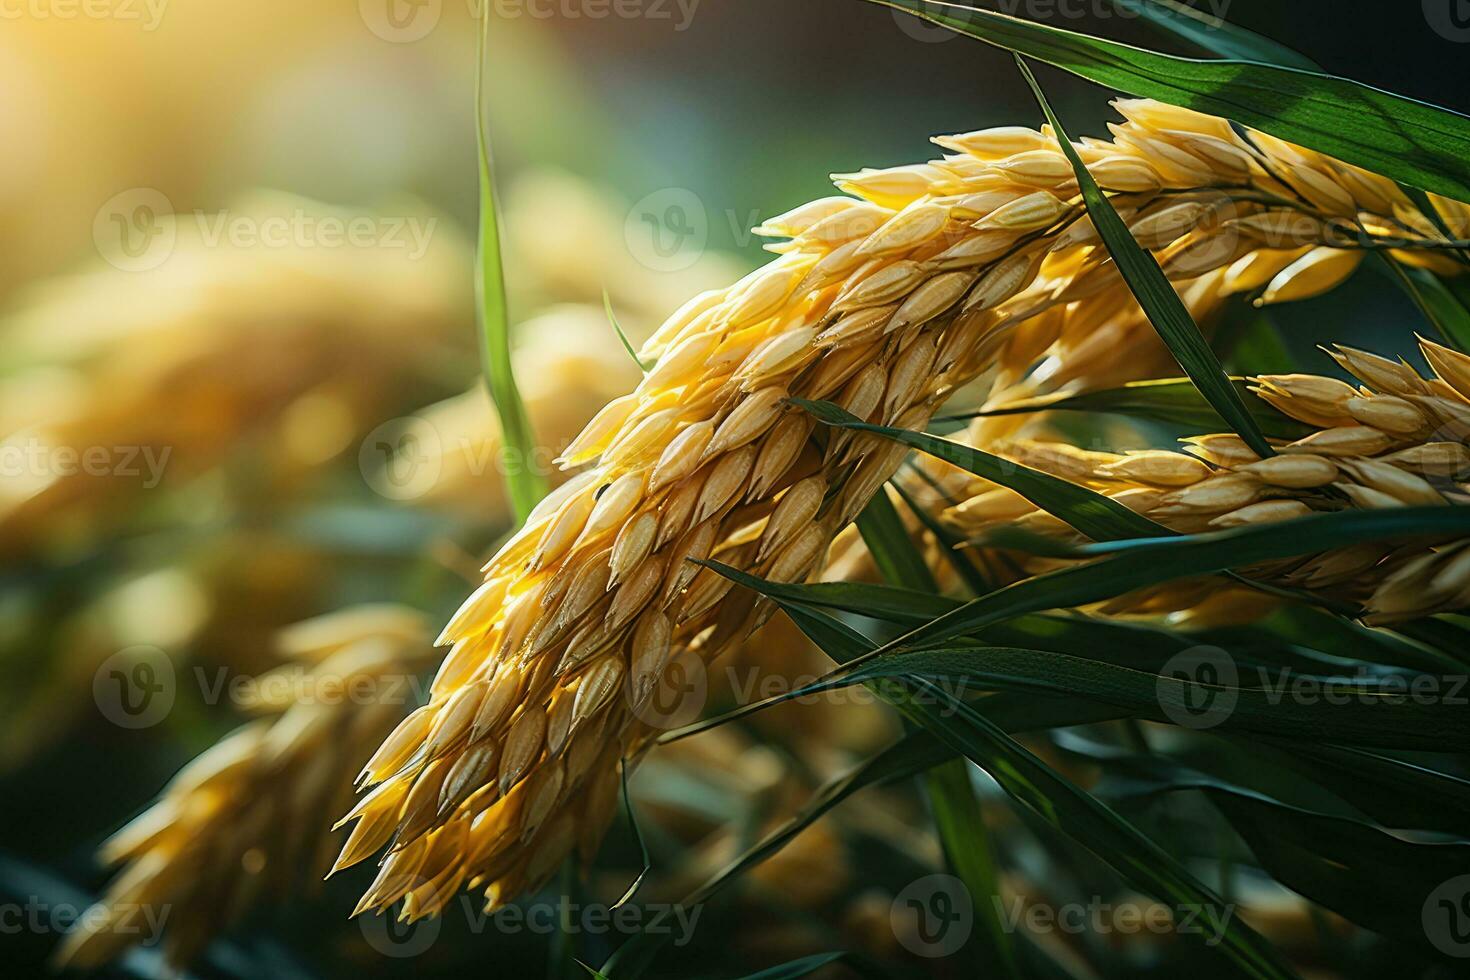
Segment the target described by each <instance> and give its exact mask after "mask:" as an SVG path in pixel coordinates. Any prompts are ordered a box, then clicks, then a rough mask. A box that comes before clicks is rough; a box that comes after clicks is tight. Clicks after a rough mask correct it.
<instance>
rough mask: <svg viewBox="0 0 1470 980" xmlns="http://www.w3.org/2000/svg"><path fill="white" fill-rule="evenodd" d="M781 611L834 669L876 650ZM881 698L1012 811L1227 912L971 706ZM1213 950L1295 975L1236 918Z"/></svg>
mask: <svg viewBox="0 0 1470 980" xmlns="http://www.w3.org/2000/svg"><path fill="white" fill-rule="evenodd" d="M782 608H783V609H786V610H787V612H788V613H791V614H792V619H793V620H794V621H795V622H796V624H797V626H798V627H800V628H801V630H802V631H803V632H805V633H806V634H807V636H808V637H809V638H810V639H811V640H812V641H813V642H814V643H816V644H817V645H818V646H820V647H821V648H822V649H823V650H824V651H826V653H827V654H828V655H829V656H830V657H832V658H833V659H834V660H836V661H837V662H838V663H854V662H858V661H861V660H863V659H865V658H867V657H869V656H871V655H872V653H873V652H874V650H875V648H874V646H873V644H872V643H871V642H869V641H868V640H867V639H866V638H864V637H862V636H861V635H859V634H857V633H856V632H854V631H853V630H851V629H849V628H848V627H846V626H844V625H842V624H841V623H839V622H837V621H835V620H833V619H831V618H830V617H828V616H825V615H823V614H822V613H818V612H815V611H811V610H803V609H802V608H801V607H800V606H795V605H787V604H785V603H783V604H782ZM879 693H880V696H883V697H884V698H885V700H888V701H889V702H890V703H891V704H893V705H894V706H895V707H896V708H898V710H899V711H900V712H901V713H902V714H903V715H904V717H906V718H907V719H909V720H910V721H911V722H913V723H914V724H916V725H919V726H920V727H922V728H923V729H924V730H925V731H927V732H929V733H931V734H933V735H935V736H936V737H938V738H939V740H940V741H942V742H943V743H944V744H946V745H948V746H949V747H951V748H952V749H954V750H955V751H957V752H961V753H963V754H964V755H965V756H966V757H968V758H969V759H970V760H971V761H972V762H974V763H975V764H976V765H978V766H980V767H981V768H982V769H984V770H985V771H986V772H987V773H989V774H990V776H991V777H992V778H993V779H995V781H996V782H997V783H999V784H1000V786H1001V788H1002V789H1003V790H1005V792H1006V794H1007V795H1008V796H1010V797H1011V799H1012V800H1013V801H1015V802H1016V803H1017V804H1018V805H1020V806H1023V807H1025V808H1026V809H1028V810H1030V811H1031V812H1032V813H1033V814H1034V815H1035V816H1036V817H1038V818H1039V819H1041V820H1043V821H1045V822H1046V823H1048V824H1050V825H1052V826H1053V827H1055V828H1057V829H1058V830H1059V831H1061V832H1062V833H1064V834H1066V835H1067V836H1068V837H1070V838H1072V839H1073V840H1075V841H1076V842H1077V843H1079V844H1081V845H1082V846H1083V847H1085V848H1087V849H1088V850H1089V851H1091V852H1092V853H1093V854H1095V855H1096V856H1097V857H1099V858H1100V859H1102V860H1103V861H1105V862H1107V863H1108V864H1110V865H1111V866H1112V867H1113V868H1115V869H1117V871H1118V872H1119V873H1120V874H1122V875H1123V877H1124V878H1126V879H1127V880H1128V881H1129V882H1130V883H1131V884H1133V885H1134V886H1135V887H1137V888H1140V889H1141V890H1143V891H1145V892H1147V893H1149V894H1150V895H1153V896H1154V897H1155V898H1158V899H1159V900H1161V901H1164V902H1166V903H1170V904H1173V905H1176V906H1183V905H1189V906H1197V907H1204V908H1215V909H1221V910H1223V909H1224V908H1225V906H1226V903H1225V901H1224V899H1222V898H1221V897H1219V896H1218V895H1216V894H1215V893H1214V892H1213V891H1211V890H1210V889H1209V888H1208V887H1207V886H1205V885H1204V884H1203V883H1201V882H1200V881H1199V880H1198V879H1196V878H1195V877H1194V876H1193V875H1191V874H1190V873H1189V871H1187V870H1186V869H1185V868H1184V867H1183V866H1182V865H1180V864H1179V863H1178V862H1177V861H1176V860H1175V859H1174V858H1173V857H1172V856H1170V855H1169V854H1168V853H1167V852H1165V851H1164V850H1162V849H1161V848H1159V847H1158V845H1156V844H1154V843H1153V841H1151V840H1149V839H1148V838H1147V837H1145V836H1144V835H1143V834H1142V833H1140V832H1139V831H1138V829H1137V828H1135V827H1134V826H1133V825H1132V824H1130V823H1128V822H1127V821H1126V820H1124V819H1123V818H1122V817H1120V816H1118V815H1117V814H1116V813H1115V812H1113V811H1112V810H1110V809H1109V808H1108V807H1106V806H1104V805H1103V804H1102V803H1100V802H1098V801H1097V800H1096V799H1094V798H1093V797H1092V796H1090V795H1089V794H1087V793H1086V792H1085V791H1083V790H1082V789H1080V788H1078V787H1077V786H1076V785H1075V784H1073V783H1072V782H1071V781H1069V780H1067V779H1066V778H1065V777H1063V776H1061V775H1060V774H1058V773H1057V772H1055V771H1054V770H1053V769H1052V768H1051V767H1050V766H1048V765H1047V764H1046V763H1045V762H1043V761H1042V760H1041V759H1039V758H1037V757H1036V756H1035V755H1032V754H1031V753H1030V752H1028V751H1027V750H1026V749H1025V748H1023V747H1022V746H1021V745H1020V743H1018V742H1016V741H1015V740H1014V739H1012V738H1011V737H1010V736H1009V735H1007V734H1006V733H1005V732H1004V731H1003V730H1002V729H1001V728H1000V727H999V726H997V725H996V724H995V723H994V722H993V721H991V720H990V719H988V718H986V717H985V716H983V715H982V714H981V713H980V712H979V711H977V710H976V709H975V708H974V707H971V706H970V705H969V704H967V703H965V702H963V701H960V700H958V699H956V698H954V697H952V696H951V695H949V694H948V693H947V692H946V691H944V690H943V689H942V688H940V687H938V686H937V685H935V684H933V683H931V682H929V681H927V680H924V679H922V678H919V679H914V680H912V681H910V682H909V683H908V686H907V687H906V688H905V689H900V690H898V691H895V690H894V689H893V688H891V687H889V686H884V687H883V688H881V689H880V690H879ZM1216 948H1217V949H1219V950H1220V951H1221V952H1222V953H1223V954H1224V955H1225V956H1227V957H1229V958H1230V959H1231V960H1232V961H1233V962H1234V964H1235V965H1236V967H1237V968H1238V969H1239V970H1240V971H1241V972H1242V973H1243V974H1244V975H1245V976H1250V977H1259V978H1268V977H1269V978H1283V977H1292V976H1295V974H1294V973H1293V972H1292V971H1291V968H1290V967H1289V966H1287V965H1286V964H1285V963H1284V962H1283V961H1282V960H1281V958H1280V954H1278V953H1277V952H1276V950H1275V949H1274V948H1272V946H1271V945H1270V944H1269V943H1268V942H1266V940H1264V939H1263V938H1262V937H1261V936H1260V935H1259V934H1258V933H1256V932H1255V931H1254V930H1252V929H1251V928H1250V927H1249V926H1246V925H1245V924H1244V923H1242V922H1240V921H1239V920H1237V919H1232V920H1231V921H1229V922H1228V923H1225V924H1223V925H1222V927H1221V932H1220V944H1219V946H1217V947H1216Z"/></svg>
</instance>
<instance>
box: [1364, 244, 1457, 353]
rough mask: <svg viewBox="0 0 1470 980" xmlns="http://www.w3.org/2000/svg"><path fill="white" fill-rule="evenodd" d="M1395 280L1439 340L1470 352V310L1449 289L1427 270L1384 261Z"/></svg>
mask: <svg viewBox="0 0 1470 980" xmlns="http://www.w3.org/2000/svg"><path fill="white" fill-rule="evenodd" d="M1382 258H1383V262H1384V264H1386V265H1387V266H1388V268H1389V270H1390V272H1392V274H1393V277H1394V279H1395V280H1396V281H1397V282H1398V284H1399V285H1400V286H1401V287H1402V288H1403V290H1404V293H1405V294H1406V295H1408V297H1409V299H1411V300H1413V301H1414V305H1415V306H1417V307H1418V308H1419V312H1420V313H1422V314H1423V315H1424V319H1426V320H1428V321H1429V323H1430V325H1431V326H1433V327H1434V329H1435V331H1436V332H1437V333H1438V334H1439V336H1440V339H1441V340H1442V341H1443V342H1444V343H1446V344H1449V345H1450V346H1451V347H1454V348H1455V349H1456V350H1460V351H1470V309H1466V307H1465V304H1464V303H1462V302H1460V298H1459V297H1458V296H1456V295H1455V294H1454V293H1452V292H1450V290H1449V287H1448V286H1446V285H1445V284H1444V280H1442V279H1440V278H1439V276H1436V275H1435V274H1434V273H1432V272H1430V271H1429V270H1428V269H1415V268H1411V267H1409V266H1406V265H1402V264H1401V263H1399V262H1396V261H1394V259H1393V257H1392V256H1389V255H1385V256H1383V257H1382Z"/></svg>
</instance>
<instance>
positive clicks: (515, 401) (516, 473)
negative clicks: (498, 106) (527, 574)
mask: <svg viewBox="0 0 1470 980" xmlns="http://www.w3.org/2000/svg"><path fill="white" fill-rule="evenodd" d="M489 37H490V16H489V13H488V11H487V12H485V13H484V16H482V18H481V25H480V59H479V65H478V68H477V69H476V76H475V140H476V144H477V146H478V148H479V172H480V227H479V240H478V246H477V253H478V254H477V263H476V264H477V267H478V274H477V275H476V276H475V298H476V306H477V311H478V313H479V321H480V355H481V358H482V360H483V361H484V368H485V381H486V383H487V384H488V386H489V389H490V398H491V400H492V401H493V402H494V403H495V411H496V414H498V415H499V416H500V428H501V432H502V438H503V439H504V449H505V453H506V467H505V470H506V477H505V479H506V483H507V485H508V488H509V490H510V499H511V505H512V506H513V507H514V509H515V514H516V522H517V523H520V522H522V521H524V520H525V519H526V516H527V515H528V514H530V513H531V509H532V508H533V507H535V506H536V504H537V502H538V501H540V499H541V498H542V497H543V496H545V495H546V480H545V478H544V477H543V476H542V475H541V474H540V473H538V472H536V468H535V460H536V452H535V449H536V437H535V435H534V433H533V432H532V430H531V420H530V417H529V416H527V414H526V406H525V403H523V402H522V401H521V392H520V389H519V388H518V387H517V386H516V376H515V369H514V368H513V367H512V366H511V359H510V310H509V307H508V305H507V303H506V296H505V273H504V270H503V269H502V267H501V257H500V214H499V210H498V209H497V207H496V203H495V201H496V197H495V168H494V165H493V164H492V163H491V152H490V134H489V133H488V132H487V129H486V127H487V125H488V124H487V122H486V120H485V106H484V98H485V61H486V58H487V57H488V54H487V50H486V49H487V47H488V45H489Z"/></svg>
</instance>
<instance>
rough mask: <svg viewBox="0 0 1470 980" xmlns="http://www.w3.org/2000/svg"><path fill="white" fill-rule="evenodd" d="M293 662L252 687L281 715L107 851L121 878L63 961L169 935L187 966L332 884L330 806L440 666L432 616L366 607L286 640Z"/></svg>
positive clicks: (227, 749)
mask: <svg viewBox="0 0 1470 980" xmlns="http://www.w3.org/2000/svg"><path fill="white" fill-rule="evenodd" d="M279 647H280V649H281V652H282V653H284V654H286V655H288V656H290V657H291V658H292V663H290V664H288V665H287V666H286V667H283V668H281V669H280V670H279V671H277V672H275V673H274V674H271V675H266V676H264V677H261V678H257V679H256V681H257V683H256V684H254V685H250V686H248V687H246V688H243V689H242V690H244V691H247V692H254V695H255V696H254V697H253V699H252V703H251V704H249V705H246V706H245V707H249V708H252V709H254V710H257V711H262V712H268V713H274V714H276V717H265V718H261V719H259V720H257V721H252V722H250V723H248V724H246V725H245V726H244V727H242V728H239V729H237V730H236V731H235V732H233V733H232V734H230V735H228V736H226V737H225V738H224V739H223V740H221V741H220V742H218V743H216V744H215V745H214V746H213V747H212V748H210V749H209V750H207V751H206V752H204V753H203V754H202V755H200V756H198V757H197V758H195V759H194V760H193V761H192V762H190V763H189V764H188V765H187V766H185V767H184V769H183V770H181V771H180V772H179V774H178V775H176V776H175V777H174V778H173V780H172V781H170V782H169V784H168V786H167V787H165V789H164V791H163V794H162V796H161V797H160V799H159V800H158V802H156V803H154V804H153V805H152V806H151V807H149V808H148V809H147V810H145V811H144V812H143V813H141V814H139V815H138V816H137V817H136V818H134V819H133V821H132V822H131V823H129V824H128V825H127V826H125V827H123V828H122V829H121V830H119V831H118V832H117V833H116V834H114V835H113V836H112V837H111V838H110V839H108V840H107V842H106V843H104V844H103V846H102V852H101V854H102V857H103V859H104V860H105V861H106V862H107V863H108V864H114V865H122V871H121V873H120V874H119V875H118V876H117V878H115V879H114V880H113V882H112V884H111V885H110V886H109V887H108V889H107V892H106V894H105V895H104V896H103V897H102V898H101V900H100V901H99V902H98V903H97V904H96V905H95V906H93V907H92V908H91V909H89V910H88V911H87V912H86V914H84V915H82V916H80V917H79V918H78V919H77V926H76V927H75V928H74V929H73V931H72V932H71V933H70V934H69V935H68V936H67V937H66V940H65V942H64V943H63V944H62V945H61V947H60V948H59V949H58V951H57V954H56V958H57V962H58V963H61V964H65V965H68V966H74V967H80V968H92V967H96V966H99V965H101V964H102V963H105V962H107V961H108V960H110V959H112V958H113V957H115V956H117V955H118V954H119V953H120V952H122V951H123V950H125V949H127V948H128V947H129V946H132V945H135V944H137V943H139V942H143V941H152V940H157V939H158V937H157V936H156V935H153V934H152V928H151V927H152V926H154V925H157V924H159V923H162V924H163V925H164V926H165V933H164V938H163V949H164V953H165V956H166V958H167V961H168V962H169V964H171V965H172V966H174V967H176V968H178V967H182V966H184V965H185V964H187V963H189V962H190V961H191V960H192V959H193V958H194V957H195V956H196V955H197V954H198V953H200V952H201V951H202V950H203V949H204V947H205V946H206V945H208V943H209V942H210V941H211V940H212V939H213V938H214V937H215V936H216V935H217V934H218V933H220V932H222V931H223V930H224V929H226V928H227V927H229V925H230V924H231V923H232V922H234V921H235V920H236V919H238V918H240V917H241V916H243V915H244V914H245V913H246V912H247V911H248V910H249V909H251V908H252V907H253V906H255V905H257V904H258V903H260V902H262V901H267V900H273V899H274V900H280V899H283V898H285V897H286V896H288V895H290V894H292V893H295V892H297V891H299V890H301V889H303V888H307V887H311V886H314V885H315V884H317V883H318V882H320V880H321V878H322V875H323V874H324V873H325V872H326V870H327V868H328V867H330V864H331V856H332V853H333V851H334V850H335V846H336V838H337V835H335V834H332V833H330V832H329V818H328V816H327V815H328V814H331V813H333V812H340V808H341V807H343V806H345V805H347V804H348V803H349V802H350V800H351V798H352V779H351V773H352V772H354V771H355V769H356V767H357V766H360V765H361V764H362V761H363V760H364V759H365V758H366V757H367V754H368V752H369V751H370V750H371V747H372V746H373V745H375V744H377V742H378V741H379V740H380V739H382V738H383V736H384V735H385V734H386V733H388V732H389V731H391V730H392V728H393V726H394V725H396V724H397V723H398V722H399V721H400V720H401V719H402V718H403V715H404V713H405V712H406V711H407V710H408V709H409V707H411V706H412V704H413V698H414V690H413V685H412V683H411V681H412V679H413V676H414V674H415V673H417V672H418V671H420V670H422V669H423V668H424V667H425V666H427V664H428V662H429V651H430V646H429V634H428V627H427V624H426V623H425V621H424V618H423V616H422V615H421V614H420V613H418V612H416V611H414V610H411V609H407V608H405V607H401V606H360V607H354V608H350V609H346V610H343V611H341V612H337V613H333V614H330V615H327V616H322V617H319V618H318V619H315V620H309V621H307V622H305V623H299V624H297V625H296V626H292V627H288V628H287V629H286V630H283V631H282V632H281V634H280V642H279Z"/></svg>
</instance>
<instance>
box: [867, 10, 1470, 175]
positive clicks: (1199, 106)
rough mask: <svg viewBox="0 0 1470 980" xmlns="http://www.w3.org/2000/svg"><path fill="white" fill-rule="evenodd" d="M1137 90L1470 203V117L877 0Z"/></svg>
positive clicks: (1311, 76)
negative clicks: (1231, 120)
mask: <svg viewBox="0 0 1470 980" xmlns="http://www.w3.org/2000/svg"><path fill="white" fill-rule="evenodd" d="M868 2H869V3H877V4H881V5H883V6H885V7H891V8H893V9H895V10H901V11H903V12H905V13H908V14H912V15H913V16H915V17H919V18H922V19H924V20H927V21H929V22H931V23H934V24H939V25H941V26H943V27H948V28H950V29H951V30H954V31H957V32H958V33H961V34H964V35H967V36H968V37H972V38H975V39H976V40H979V41H984V42H985V43H987V44H992V45H995V46H996V47H1001V48H1004V49H1006V50H1008V51H1013V52H1015V53H1017V54H1022V55H1025V56H1026V57H1028V58H1035V59H1036V60H1038V61H1044V62H1046V63H1047V64H1050V65H1055V66H1056V67H1058V68H1062V69H1065V70H1066V71H1069V72H1071V73H1072V74H1074V75H1079V76H1081V77H1083V78H1086V79H1088V80H1089V81H1093V82H1097V83H1098V84H1099V85H1106V86H1108V87H1109V88H1113V89H1116V90H1118V91H1120V92H1126V93H1128V94H1129V95H1136V96H1142V97H1144V98H1151V99H1158V100H1159V101H1160V102H1168V103H1170V104H1172V105H1178V106H1184V107H1186V108H1190V109H1196V110H1198V111H1200V112H1207V113H1210V114H1212V115H1216V116H1223V117H1225V118H1227V119H1233V120H1235V121H1236V122H1239V123H1242V124H1244V125H1246V126H1252V127H1255V128H1256V129H1259V130H1261V131H1262V132H1266V133H1270V134H1271V135H1273V136H1277V137H1280V138H1281V139H1284V140H1290V141H1291V142H1293V143H1299V144H1301V145H1302V146H1307V147H1310V148H1312V149H1314V150H1319V151H1321V152H1323V153H1326V154H1329V155H1331V156H1334V157H1337V158H1338V159H1340V160H1344V161H1346V162H1348V163H1351V164H1356V165H1357V166H1360V167H1363V168H1365V169H1368V170H1371V171H1373V172H1375V173H1380V174H1383V175H1385V176H1388V177H1392V178H1394V179H1397V180H1402V181H1404V182H1405V183H1407V184H1412V185H1413V186H1415V187H1421V188H1423V189H1425V190H1430V191H1435V192H1437V193H1440V194H1444V195H1445V196H1447V197H1453V198H1455V199H1457V200H1461V201H1470V162H1467V161H1470V117H1467V116H1464V115H1461V114H1460V113H1458V112H1453V111H1451V110H1449V109H1443V108H1440V107H1439V106H1434V105H1430V104H1428V103H1425V102H1419V101H1416V100H1414V99H1408V98H1405V97H1403V96H1401V95H1395V94H1393V93H1392V92H1385V91H1383V90H1382V89H1377V88H1373V87H1372V86H1369V85H1364V84H1362V83H1360V82H1355V81H1352V80H1350V79H1346V78H1339V77H1337V76H1335V75H1326V74H1321V73H1318V72H1309V71H1303V70H1301V69H1297V68H1286V67H1279V66H1275V65H1263V64H1256V63H1254V62H1248V61H1220V60H1210V61H1202V60H1199V59H1195V58H1179V57H1175V56H1173V55H1167V54H1163V53H1161V52H1158V51H1151V50H1148V49H1146V48H1138V47H1133V46H1132V45H1127V44H1119V43H1117V42H1115V41H1107V40H1103V39H1102V38H1096V37H1091V36H1089V35H1086V34H1079V33H1077V32H1075V31H1067V30H1062V29H1061V28H1057V27H1048V26H1046V25H1044V24H1038V23H1034V22H1032V21H1027V20H1022V19H1020V18H1016V17H1009V16H1006V15H1005V14H998V13H992V12H991V11H988V10H978V9H975V8H973V7H964V6H960V5H958V4H952V3H939V2H935V0H868Z"/></svg>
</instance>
